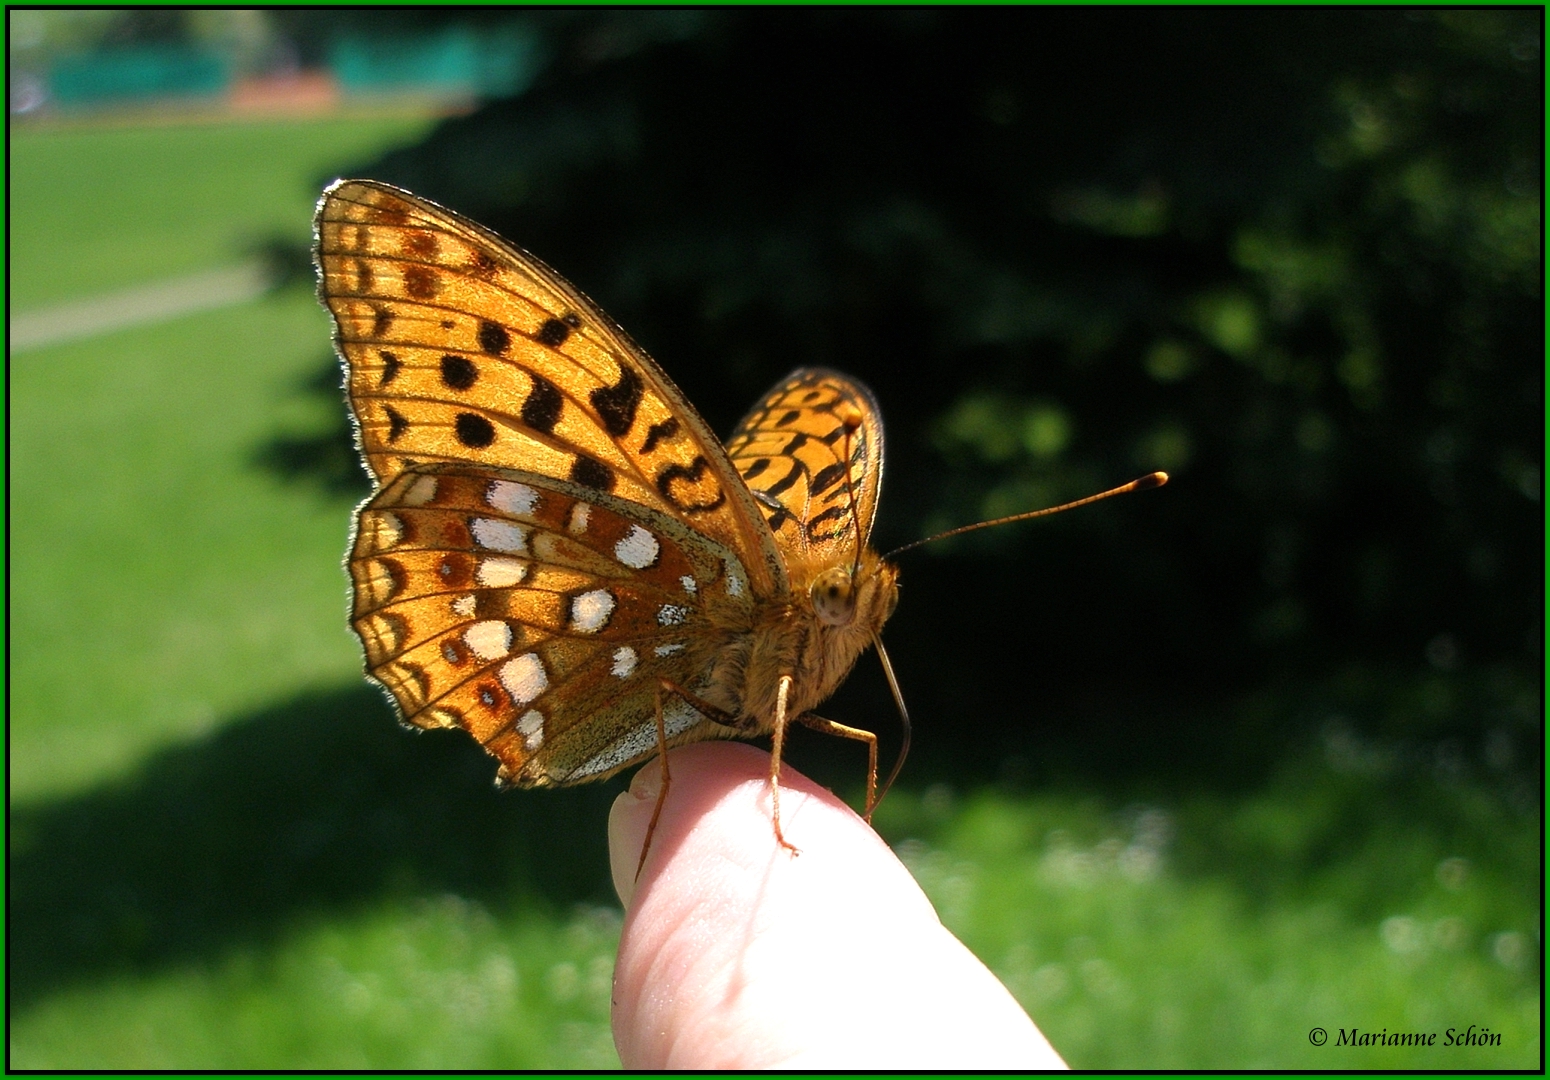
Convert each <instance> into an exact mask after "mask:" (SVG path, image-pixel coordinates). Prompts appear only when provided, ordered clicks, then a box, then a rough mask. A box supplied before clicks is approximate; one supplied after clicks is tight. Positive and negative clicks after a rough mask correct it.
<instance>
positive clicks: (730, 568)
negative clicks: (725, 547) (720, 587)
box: [726, 559, 747, 596]
mask: <svg viewBox="0 0 1550 1080" xmlns="http://www.w3.org/2000/svg"><path fill="white" fill-rule="evenodd" d="M726 568H727V577H726V590H727V595H728V596H742V595H743V592H744V590H745V589H746V588H747V583H746V582H744V581H743V569H742V567H740V566H737V565H736V564H735V563H733V562H732V560H731V559H727V560H726Z"/></svg>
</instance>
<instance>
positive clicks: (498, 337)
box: [479, 319, 511, 356]
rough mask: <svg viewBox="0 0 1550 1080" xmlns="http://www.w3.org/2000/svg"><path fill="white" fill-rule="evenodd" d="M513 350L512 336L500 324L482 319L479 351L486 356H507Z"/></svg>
mask: <svg viewBox="0 0 1550 1080" xmlns="http://www.w3.org/2000/svg"><path fill="white" fill-rule="evenodd" d="M510 348H511V335H510V334H509V333H507V332H506V328H505V327H504V326H502V325H501V324H500V323H496V322H491V321H490V320H489V319H482V320H480V322H479V350H480V351H481V352H483V353H484V354H485V355H486V356H505V355H506V351H507V350H508V349H510Z"/></svg>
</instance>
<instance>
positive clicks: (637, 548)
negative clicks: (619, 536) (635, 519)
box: [614, 525, 662, 570]
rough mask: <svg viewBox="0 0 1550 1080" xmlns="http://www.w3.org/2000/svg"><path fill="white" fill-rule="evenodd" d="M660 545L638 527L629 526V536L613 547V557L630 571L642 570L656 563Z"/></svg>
mask: <svg viewBox="0 0 1550 1080" xmlns="http://www.w3.org/2000/svg"><path fill="white" fill-rule="evenodd" d="M661 551H662V545H661V544H659V543H657V538H656V537H655V536H652V535H651V534H650V533H649V532H647V531H646V530H645V529H643V528H641V527H640V526H639V525H631V526H630V531H629V534H628V535H626V536H625V538H624V539H623V540H620V541H619V542H618V543H617V544H615V545H614V557H615V558H617V559H618V560H619V561H620V562H622V563H623V564H624V565H625V566H628V567H630V569H632V570H644V569H646V567H648V566H650V565H651V564H652V563H654V562H656V561H657V556H658V555H659V554H660V553H661Z"/></svg>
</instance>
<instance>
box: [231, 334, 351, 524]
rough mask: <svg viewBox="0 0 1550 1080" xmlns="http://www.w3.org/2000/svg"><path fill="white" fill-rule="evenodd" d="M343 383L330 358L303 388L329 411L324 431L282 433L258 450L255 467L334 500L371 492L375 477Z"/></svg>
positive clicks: (336, 365) (300, 388)
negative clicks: (359, 443) (358, 445)
mask: <svg viewBox="0 0 1550 1080" xmlns="http://www.w3.org/2000/svg"><path fill="white" fill-rule="evenodd" d="M340 378H341V373H340V369H339V361H338V360H337V359H336V358H335V357H334V356H333V355H332V354H330V355H329V356H327V357H326V358H325V359H323V360H322V361H320V362H319V364H318V366H317V367H316V368H315V369H314V370H313V372H312V374H311V375H309V376H308V377H307V378H306V379H305V380H303V382H302V383H301V385H300V387H299V392H300V393H301V394H303V395H305V396H307V397H311V398H314V399H320V400H322V401H324V402H325V403H327V405H328V406H329V410H328V414H327V415H328V417H329V420H328V426H327V427H326V428H325V429H324V430H322V431H315V432H310V433H308V434H305V435H293V434H288V433H284V432H281V433H278V434H276V435H274V436H272V437H270V438H269V439H267V440H266V441H265V442H263V443H262V444H261V445H260V446H258V447H257V448H256V449H255V450H254V452H253V456H252V463H253V465H254V466H255V467H256V468H258V469H260V470H262V471H264V472H267V473H269V474H270V475H272V476H276V477H278V478H280V479H281V480H284V481H286V482H288V483H309V484H316V485H318V486H320V487H321V488H322V489H323V490H324V491H326V492H327V493H328V494H330V495H349V496H351V497H353V498H357V499H363V498H365V497H366V495H367V494H368V493H369V492H370V491H371V478H370V477H368V476H367V475H366V470H365V468H364V467H363V466H362V465H361V455H360V453H359V452H358V451H357V450H356V449H355V437H354V435H353V433H352V432H351V431H350V420H349V413H348V411H347V410H346V408H345V399H344V391H343V389H341V388H340Z"/></svg>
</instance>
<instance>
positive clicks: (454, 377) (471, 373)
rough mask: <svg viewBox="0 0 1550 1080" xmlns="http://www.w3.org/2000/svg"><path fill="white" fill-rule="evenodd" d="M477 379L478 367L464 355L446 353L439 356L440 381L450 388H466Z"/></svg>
mask: <svg viewBox="0 0 1550 1080" xmlns="http://www.w3.org/2000/svg"><path fill="white" fill-rule="evenodd" d="M478 380H479V369H478V368H476V367H474V362H473V361H472V360H470V359H469V358H468V357H466V356H457V355H455V354H453V353H448V354H447V355H446V356H443V357H442V358H441V381H442V382H443V383H445V384H446V385H447V387H448V388H449V389H452V390H467V389H468V388H469V387H471V386H473V385H474V383H476V382H477V381H478Z"/></svg>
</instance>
